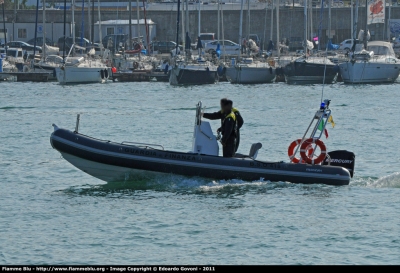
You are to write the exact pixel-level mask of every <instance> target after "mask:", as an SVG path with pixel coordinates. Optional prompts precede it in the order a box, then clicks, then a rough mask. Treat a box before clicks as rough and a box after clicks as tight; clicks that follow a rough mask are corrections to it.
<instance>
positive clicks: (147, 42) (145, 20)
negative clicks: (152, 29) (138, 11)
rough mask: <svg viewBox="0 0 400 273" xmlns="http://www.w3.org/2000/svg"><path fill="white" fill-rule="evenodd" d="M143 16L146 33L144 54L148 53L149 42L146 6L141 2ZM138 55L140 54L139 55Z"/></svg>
mask: <svg viewBox="0 0 400 273" xmlns="http://www.w3.org/2000/svg"><path fill="white" fill-rule="evenodd" d="M143 15H144V28H145V31H146V48H147V51H146V54H148V53H149V52H150V42H149V26H148V25H147V18H146V4H145V2H144V0H143ZM139 55H140V54H139Z"/></svg>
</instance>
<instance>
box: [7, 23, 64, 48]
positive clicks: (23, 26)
mask: <svg viewBox="0 0 400 273" xmlns="http://www.w3.org/2000/svg"><path fill="white" fill-rule="evenodd" d="M2 26H3V25H2ZM65 30H66V36H71V33H72V24H71V23H67V24H66V26H65ZM0 31H1V32H2V29H1V30H0ZM44 31H46V38H48V39H50V40H52V41H53V42H54V43H57V41H58V38H60V37H62V36H63V34H64V24H63V23H53V22H52V23H46V25H43V23H38V24H37V34H36V36H37V37H43V32H44ZM6 34H7V42H10V41H21V42H27V41H29V40H31V39H33V38H35V23H9V22H7V23H6ZM0 40H1V41H3V40H4V35H3V33H1V34H0Z"/></svg>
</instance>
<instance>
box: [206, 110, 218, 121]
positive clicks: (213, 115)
mask: <svg viewBox="0 0 400 273" xmlns="http://www.w3.org/2000/svg"><path fill="white" fill-rule="evenodd" d="M221 117H222V113H221V111H218V112H215V113H204V114H203V118H206V119H211V120H213V119H221Z"/></svg>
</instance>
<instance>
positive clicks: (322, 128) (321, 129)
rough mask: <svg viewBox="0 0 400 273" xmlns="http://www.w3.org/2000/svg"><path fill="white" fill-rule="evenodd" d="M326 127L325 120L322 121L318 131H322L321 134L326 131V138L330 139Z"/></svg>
mask: <svg viewBox="0 0 400 273" xmlns="http://www.w3.org/2000/svg"><path fill="white" fill-rule="evenodd" d="M324 127H325V122H324V120H323V119H321V122H320V123H319V125H318V130H320V131H321V132H322V131H324V133H325V137H326V138H328V137H329V134H328V130H327V129H326V128H325V129H324Z"/></svg>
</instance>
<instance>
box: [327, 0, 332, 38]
mask: <svg viewBox="0 0 400 273" xmlns="http://www.w3.org/2000/svg"><path fill="white" fill-rule="evenodd" d="M328 5H329V6H328V44H329V45H330V44H331V43H330V42H332V40H331V39H332V34H331V27H332V26H331V21H332V18H331V6H332V1H331V0H328Z"/></svg>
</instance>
